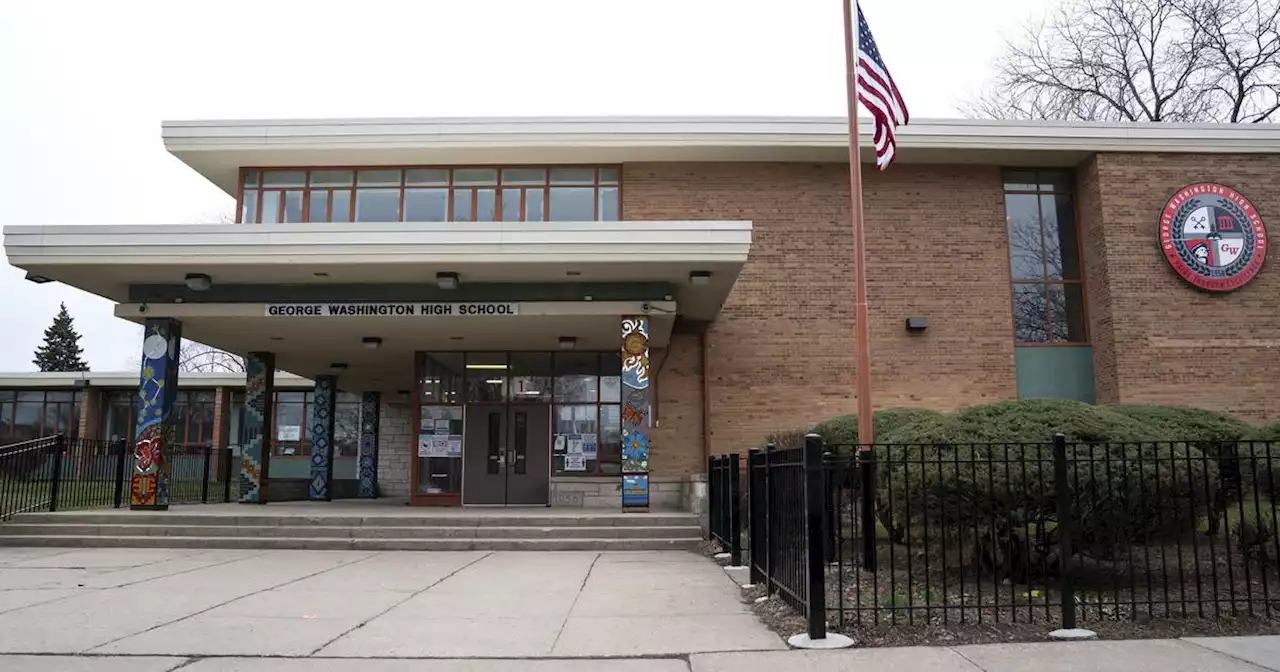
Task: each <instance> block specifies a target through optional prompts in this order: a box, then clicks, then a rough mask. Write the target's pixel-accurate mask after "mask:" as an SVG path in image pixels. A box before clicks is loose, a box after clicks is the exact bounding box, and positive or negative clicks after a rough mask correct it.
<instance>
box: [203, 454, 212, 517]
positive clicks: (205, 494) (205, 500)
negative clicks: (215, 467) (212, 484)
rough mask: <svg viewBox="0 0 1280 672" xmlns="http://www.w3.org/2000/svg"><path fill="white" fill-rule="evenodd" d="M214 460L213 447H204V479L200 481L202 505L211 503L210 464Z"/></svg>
mask: <svg viewBox="0 0 1280 672" xmlns="http://www.w3.org/2000/svg"><path fill="white" fill-rule="evenodd" d="M212 458H213V446H210V445H209V444H205V446H204V477H203V478H202V479H201V481H200V503H201V504H208V503H209V462H210V461H211V459H212Z"/></svg>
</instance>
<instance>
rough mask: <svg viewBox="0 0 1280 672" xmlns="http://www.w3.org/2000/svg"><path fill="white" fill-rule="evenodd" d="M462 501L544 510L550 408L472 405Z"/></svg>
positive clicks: (464, 451) (547, 487)
mask: <svg viewBox="0 0 1280 672" xmlns="http://www.w3.org/2000/svg"><path fill="white" fill-rule="evenodd" d="M466 413H467V415H466V427H467V429H466V435H465V438H464V440H463V446H462V460H463V472H462V473H463V478H462V481H463V483H462V503H463V504H479V505H491V506H492V505H497V506H545V505H546V504H547V503H548V501H549V498H550V478H551V408H550V407H549V406H546V405H532V404H512V405H510V406H481V405H473V406H468V407H467V410H466Z"/></svg>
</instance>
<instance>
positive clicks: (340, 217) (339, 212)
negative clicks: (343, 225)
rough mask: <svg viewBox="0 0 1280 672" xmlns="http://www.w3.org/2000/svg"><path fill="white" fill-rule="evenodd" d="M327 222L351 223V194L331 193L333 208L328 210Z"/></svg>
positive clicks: (344, 192)
mask: <svg viewBox="0 0 1280 672" xmlns="http://www.w3.org/2000/svg"><path fill="white" fill-rule="evenodd" d="M329 221H331V222H349V221H351V192H350V191H347V190H345V189H344V190H342V191H334V192H333V207H332V208H331V209H330V210H329Z"/></svg>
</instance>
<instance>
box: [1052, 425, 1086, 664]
mask: <svg viewBox="0 0 1280 672" xmlns="http://www.w3.org/2000/svg"><path fill="white" fill-rule="evenodd" d="M1053 488H1054V494H1055V495H1056V499H1057V509H1058V511H1057V513H1058V554H1059V556H1060V557H1059V560H1058V562H1059V563H1060V564H1061V568H1062V570H1061V571H1062V590H1061V593H1062V601H1061V602H1062V629H1061V630H1055V631H1054V632H1051V633H1049V636H1050V637H1053V638H1054V639H1090V638H1092V637H1095V636H1096V635H1095V634H1094V633H1092V632H1090V631H1087V630H1077V629H1076V586H1075V583H1076V579H1075V572H1073V571H1072V570H1071V536H1072V535H1073V534H1075V512H1074V511H1073V510H1072V506H1071V504H1072V496H1071V486H1070V485H1069V484H1068V483H1067V438H1066V437H1065V436H1063V435H1062V434H1061V433H1059V434H1055V435H1054V436H1053Z"/></svg>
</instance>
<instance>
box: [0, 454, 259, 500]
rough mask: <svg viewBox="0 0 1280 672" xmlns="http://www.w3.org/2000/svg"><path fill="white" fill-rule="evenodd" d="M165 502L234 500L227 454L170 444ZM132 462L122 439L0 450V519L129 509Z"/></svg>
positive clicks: (232, 480) (233, 485)
mask: <svg viewBox="0 0 1280 672" xmlns="http://www.w3.org/2000/svg"><path fill="white" fill-rule="evenodd" d="M168 458H169V465H170V478H169V490H170V502H171V503H174V504H197V503H209V502H230V501H233V497H235V496H236V493H235V490H236V489H237V488H236V487H235V485H236V483H235V481H236V478H235V475H236V470H235V469H234V468H233V467H235V466H238V465H235V464H234V463H233V461H232V453H231V451H230V450H227V449H215V448H213V447H212V446H209V445H186V444H179V445H176V446H173V447H172V448H171V450H170V451H169V454H168ZM134 462H135V458H134V456H133V451H131V450H129V449H128V444H127V442H126V441H123V440H119V441H103V440H95V439H78V438H69V437H66V436H62V435H57V436H49V437H44V438H40V439H32V440H30V441H23V442H21V443H15V444H12V445H8V446H0V520H4V519H7V518H10V517H11V516H13V515H15V514H18V513H24V512H29V511H58V510H72V509H100V508H120V507H122V506H128V505H129V487H130V479H131V477H132V474H133V467H134Z"/></svg>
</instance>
